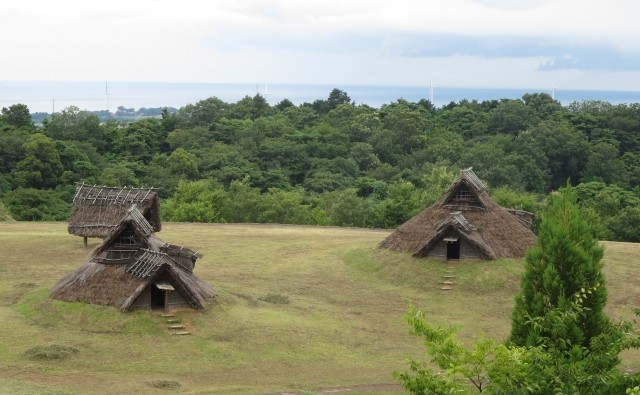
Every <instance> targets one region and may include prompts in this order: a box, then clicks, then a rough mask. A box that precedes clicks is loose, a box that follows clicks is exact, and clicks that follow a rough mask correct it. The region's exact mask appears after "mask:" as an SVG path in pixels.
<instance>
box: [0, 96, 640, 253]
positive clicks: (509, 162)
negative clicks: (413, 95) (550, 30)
mask: <svg viewBox="0 0 640 395" xmlns="http://www.w3.org/2000/svg"><path fill="white" fill-rule="evenodd" d="M468 167H473V169H474V171H475V172H476V174H478V176H479V177H480V178H481V179H482V180H483V181H484V182H485V183H486V184H487V185H488V187H489V190H490V194H491V196H492V197H493V199H494V200H495V201H496V202H497V203H499V204H501V205H503V206H507V207H513V208H519V209H523V210H527V211H531V212H533V213H534V214H538V213H539V212H540V210H541V208H542V207H543V206H544V204H545V200H546V198H547V197H548V196H549V194H550V193H551V192H552V191H555V190H557V189H558V188H559V187H562V186H565V185H567V183H569V184H571V185H572V186H574V188H575V190H576V192H577V196H578V202H579V204H580V205H581V206H582V209H583V213H584V215H586V216H588V218H586V219H587V220H588V221H589V222H590V223H591V224H592V225H593V227H594V229H595V232H596V233H597V234H596V235H595V236H596V237H597V238H598V239H600V240H620V241H632V242H638V241H640V228H639V227H638V226H637V224H638V223H640V103H633V104H615V105H614V104H611V103H608V102H602V101H583V102H574V103H571V104H569V105H566V106H563V105H562V104H561V103H560V102H558V101H556V100H554V99H553V98H552V97H551V96H549V95H547V94H544V93H532V94H525V95H523V96H522V98H520V99H502V100H486V101H481V102H479V101H475V100H472V101H469V100H462V101H460V102H451V103H449V104H448V105H445V106H442V107H440V108H436V107H434V106H433V105H432V104H431V103H430V102H429V101H428V100H420V101H418V102H409V101H406V100H404V99H398V100H397V101H394V102H391V103H389V104H385V105H382V106H381V107H380V108H373V107H369V106H367V105H361V104H356V103H354V102H353V101H352V100H351V98H350V97H349V95H348V93H347V92H345V91H342V90H340V89H333V90H332V91H331V92H329V95H328V97H327V98H326V99H318V100H315V101H313V102H312V103H303V104H301V105H295V104H293V103H292V102H291V101H290V100H287V99H285V100H282V101H281V102H279V103H278V104H276V105H270V104H269V103H268V102H267V101H266V99H265V98H264V97H263V96H261V95H256V96H254V97H250V96H246V97H244V98H243V99H241V100H239V101H237V102H236V103H226V102H224V101H222V100H220V99H218V98H216V97H211V98H208V99H204V100H201V101H199V102H197V103H195V104H188V105H186V106H184V107H181V108H179V109H177V111H168V110H167V109H164V110H163V111H162V112H161V114H160V115H159V116H156V117H142V118H136V119H132V120H128V121H122V120H116V119H110V120H107V121H105V122H101V120H100V119H99V118H98V116H97V115H95V114H93V113H90V112H87V111H82V110H80V109H79V108H77V107H73V106H72V107H68V108H65V109H64V110H62V111H61V112H59V113H55V114H53V115H52V116H49V117H48V118H45V119H43V120H42V122H41V123H38V124H35V123H34V121H33V119H32V114H30V111H29V108H28V107H27V106H26V105H24V104H15V105H12V106H10V107H8V108H3V109H2V113H1V115H0V219H2V218H13V219H15V220H21V221H41V220H45V221H52V220H53V221H59V220H60V221H63V220H66V219H67V218H68V216H69V214H70V205H71V201H72V199H73V194H74V191H75V188H76V184H77V183H86V184H91V185H107V186H135V187H154V188H157V191H158V193H159V195H160V197H161V198H162V217H163V219H164V220H166V221H184V222H228V223H236V222H246V223H281V224H309V225H334V226H354V227H371V228H393V227H396V226H397V225H399V224H401V223H402V222H404V221H406V220H407V219H408V218H410V217H412V216H413V215H415V214H416V213H417V212H419V211H420V210H421V209H423V208H424V207H426V206H427V205H429V204H431V203H433V202H435V200H436V199H438V198H439V197H440V196H441V194H442V193H443V192H444V191H445V190H446V188H447V187H448V186H449V184H450V182H451V181H452V180H453V179H454V178H455V177H457V175H458V173H459V171H460V169H463V168H468ZM634 224H635V225H634Z"/></svg>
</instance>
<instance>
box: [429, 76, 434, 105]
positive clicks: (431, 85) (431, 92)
mask: <svg viewBox="0 0 640 395" xmlns="http://www.w3.org/2000/svg"><path fill="white" fill-rule="evenodd" d="M433 88H435V86H434V85H433V81H430V82H429V101H430V102H431V105H433Z"/></svg>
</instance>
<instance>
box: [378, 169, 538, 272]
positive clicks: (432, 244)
mask: <svg viewBox="0 0 640 395" xmlns="http://www.w3.org/2000/svg"><path fill="white" fill-rule="evenodd" d="M530 220H531V213H527V212H523V211H518V210H509V209H506V208H504V207H501V206H499V205H498V204H496V203H495V202H494V201H493V200H492V199H491V197H490V196H489V194H488V193H487V191H486V189H485V186H484V184H483V183H482V181H481V180H480V179H479V178H478V177H477V176H476V174H475V173H474V172H473V169H471V168H469V169H465V170H462V171H461V173H460V177H458V179H457V180H456V181H454V182H453V183H452V184H451V186H450V187H449V189H448V190H447V192H446V193H445V194H444V196H443V197H442V198H440V200H439V201H437V202H436V203H435V204H433V205H432V206H430V207H427V208H426V209H424V210H423V211H422V212H420V213H419V214H417V215H416V216H414V217H413V218H411V219H409V220H408V221H407V222H405V223H404V224H402V225H401V226H400V227H398V229H396V230H395V231H394V232H393V233H392V234H391V235H389V237H387V238H386V239H385V240H383V241H382V242H381V243H380V247H382V248H390V249H396V250H403V251H408V252H411V253H412V254H413V255H414V256H434V257H435V256H439V257H441V258H445V259H448V258H451V257H450V255H449V254H451V252H450V250H448V248H449V249H450V248H451V246H452V245H454V244H456V243H461V244H462V248H463V252H462V253H459V254H460V256H459V259H464V258H480V259H497V258H515V257H522V256H524V254H525V252H526V250H527V249H528V248H529V247H531V246H533V245H534V244H535V241H536V237H535V235H534V233H533V232H532V231H531V229H530V223H531V222H530ZM458 248H460V247H458ZM456 258H458V257H456Z"/></svg>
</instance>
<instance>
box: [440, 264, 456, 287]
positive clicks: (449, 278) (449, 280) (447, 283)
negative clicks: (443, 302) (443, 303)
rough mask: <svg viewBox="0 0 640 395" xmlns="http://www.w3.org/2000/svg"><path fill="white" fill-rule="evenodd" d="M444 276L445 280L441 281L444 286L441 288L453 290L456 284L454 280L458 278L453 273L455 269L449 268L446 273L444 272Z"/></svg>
mask: <svg viewBox="0 0 640 395" xmlns="http://www.w3.org/2000/svg"><path fill="white" fill-rule="evenodd" d="M442 278H443V280H442V282H441V283H440V284H441V285H442V286H441V287H440V289H441V290H443V291H451V290H453V285H454V284H455V282H453V279H455V278H456V276H454V275H453V270H452V269H447V270H446V274H444V275H443V276H442Z"/></svg>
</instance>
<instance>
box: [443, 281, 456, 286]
mask: <svg viewBox="0 0 640 395" xmlns="http://www.w3.org/2000/svg"><path fill="white" fill-rule="evenodd" d="M442 284H444V285H453V284H454V282H453V281H443V282H442Z"/></svg>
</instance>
